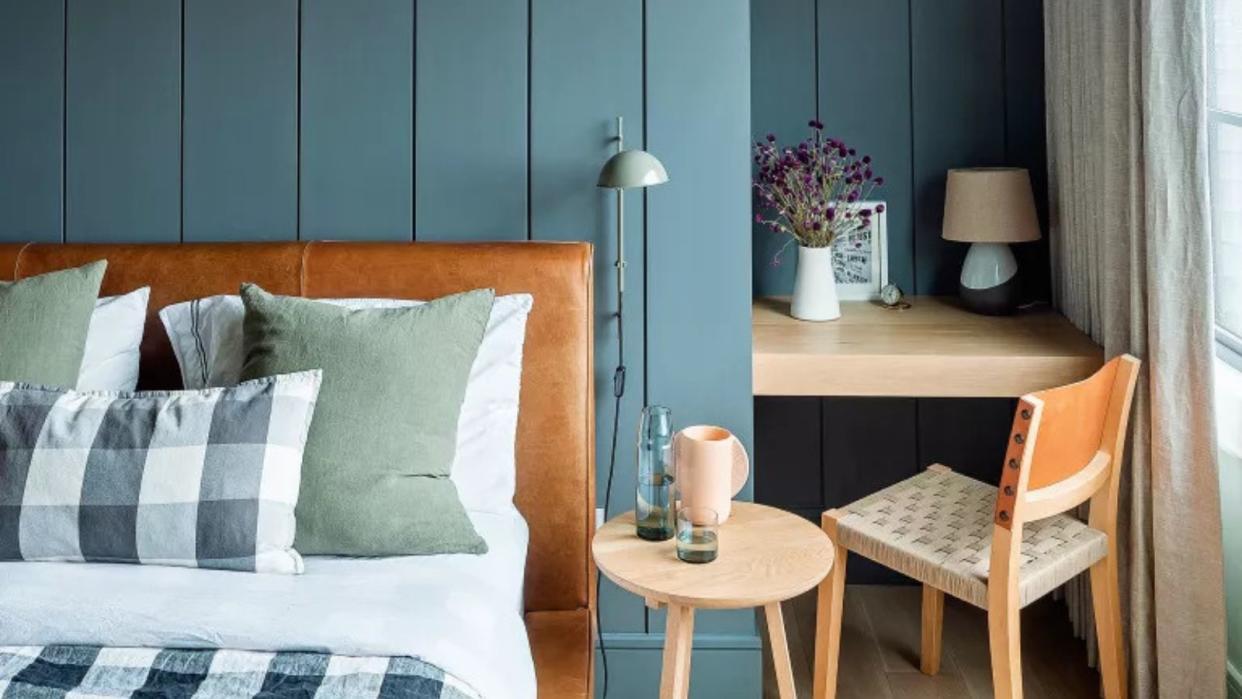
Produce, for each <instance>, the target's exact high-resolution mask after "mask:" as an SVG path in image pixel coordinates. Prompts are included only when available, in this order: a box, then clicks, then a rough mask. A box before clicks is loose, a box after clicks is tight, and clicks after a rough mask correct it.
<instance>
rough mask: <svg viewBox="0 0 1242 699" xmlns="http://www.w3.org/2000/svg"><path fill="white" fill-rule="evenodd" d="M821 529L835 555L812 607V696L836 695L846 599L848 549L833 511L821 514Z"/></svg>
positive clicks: (822, 698)
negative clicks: (843, 543)
mask: <svg viewBox="0 0 1242 699" xmlns="http://www.w3.org/2000/svg"><path fill="white" fill-rule="evenodd" d="M823 527H824V531H825V532H826V533H827V534H828V537H829V538H830V539H832V543H833V548H834V553H835V557H834V559H833V562H832V570H831V571H829V573H828V577H826V578H824V580H823V581H822V582H821V583H820V584H819V593H818V597H817V599H816V609H815V681H814V685H813V687H812V696H814V698H815V699H834V698H835V697H836V696H837V667H838V663H839V662H840V659H841V615H842V605H841V603H842V601H843V600H844V599H845V563H846V558H847V557H848V555H849V551H847V550H846V548H845V547H844V546H842V545H841V544H839V543H838V540H837V520H836V512H835V511H833V510H830V511H828V512H825V513H824V516H823Z"/></svg>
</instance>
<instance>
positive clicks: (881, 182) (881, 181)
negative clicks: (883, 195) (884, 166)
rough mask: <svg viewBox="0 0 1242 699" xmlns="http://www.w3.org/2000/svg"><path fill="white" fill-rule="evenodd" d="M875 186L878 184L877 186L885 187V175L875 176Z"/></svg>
mask: <svg viewBox="0 0 1242 699" xmlns="http://www.w3.org/2000/svg"><path fill="white" fill-rule="evenodd" d="M875 186H877V187H883V186H884V178H883V177H877V178H875Z"/></svg>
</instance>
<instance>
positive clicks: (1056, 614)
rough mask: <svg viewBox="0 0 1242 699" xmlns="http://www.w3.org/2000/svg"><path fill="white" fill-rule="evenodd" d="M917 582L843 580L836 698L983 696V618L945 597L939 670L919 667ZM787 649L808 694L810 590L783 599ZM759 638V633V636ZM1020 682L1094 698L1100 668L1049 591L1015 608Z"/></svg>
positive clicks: (1054, 697)
mask: <svg viewBox="0 0 1242 699" xmlns="http://www.w3.org/2000/svg"><path fill="white" fill-rule="evenodd" d="M919 604H920V588H918V587H916V586H912V585H911V586H885V585H850V586H848V587H847V588H846V591H845V620H844V626H843V627H842V629H841V671H840V672H841V676H840V681H839V683H838V692H837V696H838V697H840V699H903V698H904V697H910V698H911V699H920V698H922V697H946V698H947V697H966V698H968V699H989V698H990V697H991V696H992V674H991V666H990V664H989V661H988V630H987V617H986V615H985V614H984V612H983V611H982V610H980V609H976V608H974V607H972V606H970V605H968V604H966V603H964V602H961V601H959V600H956V599H951V598H950V597H949V596H948V595H946V596H945V609H944V650H943V654H942V656H941V665H940V674H938V675H936V676H935V677H928V676H926V675H924V674H922V673H921V672H919V657H918V656H919ZM783 611H784V616H785V630H786V635H787V636H788V637H789V654H790V656H791V657H792V659H793V671H794V682H795V685H796V688H797V690H798V696H799V697H810V696H811V678H812V671H813V667H814V665H813V662H814V661H813V659H812V654H813V648H814V645H815V591H814V590H812V591H811V592H808V593H807V594H805V595H802V596H801V597H797V598H795V599H792V600H789V601H788V602H785V605H784V609H783ZM764 643H765V644H766V643H767V641H766V637H765V640H764ZM1022 653H1023V658H1022V659H1023V668H1022V669H1023V673H1022V674H1023V682H1024V689H1025V694H1026V696H1027V697H1028V698H1029V699H1045V698H1046V699H1098V697H1099V696H1100V691H1099V675H1098V674H1097V673H1096V671H1095V670H1093V669H1091V668H1089V667H1087V655H1086V646H1085V645H1084V644H1083V642H1082V641H1080V640H1078V639H1076V638H1074V636H1073V633H1072V632H1071V629H1070V623H1069V619H1068V617H1067V616H1066V614H1065V608H1064V606H1063V605H1062V604H1061V603H1060V602H1057V601H1055V600H1053V599H1051V598H1050V597H1046V598H1044V599H1042V600H1040V601H1039V602H1036V603H1035V604H1033V605H1031V606H1030V607H1027V608H1026V609H1024V610H1023V611H1022ZM770 658H771V656H770V655H769V653H768V651H767V650H766V648H765V651H764V669H763V674H764V697H765V699H768V698H769V697H771V698H772V699H775V698H776V696H777V693H776V683H775V681H774V679H773V677H772V668H771V661H770Z"/></svg>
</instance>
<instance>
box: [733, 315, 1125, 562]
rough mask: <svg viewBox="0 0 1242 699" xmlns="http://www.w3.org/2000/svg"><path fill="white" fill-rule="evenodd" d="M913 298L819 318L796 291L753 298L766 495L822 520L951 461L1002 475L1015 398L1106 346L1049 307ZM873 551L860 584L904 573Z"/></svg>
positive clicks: (1077, 369)
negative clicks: (807, 317)
mask: <svg viewBox="0 0 1242 699" xmlns="http://www.w3.org/2000/svg"><path fill="white" fill-rule="evenodd" d="M908 300H909V301H910V304H911V306H910V308H909V309H906V310H889V309H886V308H884V307H882V306H880V305H879V304H876V303H872V302H865V301H847V302H843V303H842V304H841V318H840V319H839V320H836V321H831V322H825V323H809V322H803V321H799V320H796V319H794V318H792V317H790V315H789V301H788V299H786V298H759V299H755V301H754V305H753V308H752V312H753V316H752V324H753V341H754V348H753V353H754V354H753V371H754V379H753V382H754V385H753V388H754V395H755V453H754V464H755V465H754V477H755V501H756V502H761V503H764V504H767V505H773V506H776V507H780V508H782V509H786V510H790V511H792V512H796V513H798V514H800V515H802V516H804V517H807V518H808V519H811V520H812V521H815V522H818V521H819V514H820V512H822V511H823V510H825V509H827V508H830V507H835V506H838V505H842V504H845V503H847V502H851V501H853V500H855V499H857V498H859V497H862V496H864V495H867V494H869V493H872V492H874V491H876V490H879V489H880V488H883V487H885V486H887V485H890V484H892V483H895V482H897V481H899V480H901V479H903V478H906V477H908V476H911V475H913V474H914V473H916V472H917V471H919V470H921V469H923V468H925V467H926V466H927V465H928V464H931V463H935V462H940V463H944V464H947V465H949V466H951V467H953V468H954V469H955V470H957V471H960V472H962V473H966V474H968V475H970V476H972V477H975V478H978V479H980V480H983V481H986V482H989V483H995V482H997V480H998V478H999V475H1000V467H1001V462H1002V457H1003V455H1004V452H1005V444H1006V442H1005V440H1006V436H1007V434H1008V430H1009V427H1010V422H1011V421H1012V419H1013V410H1014V406H1015V403H1016V401H1015V399H1016V398H1017V397H1018V396H1020V395H1022V394H1024V393H1027V392H1029V391H1034V390H1038V389H1041V388H1047V387H1049V386H1055V385H1058V384H1064V383H1070V382H1073V381H1077V380H1079V379H1083V378H1086V377H1087V376H1089V375H1090V374H1091V373H1092V372H1093V371H1095V370H1096V369H1097V368H1098V367H1100V366H1101V365H1102V364H1103V359H1104V357H1103V351H1102V350H1101V348H1100V347H1099V346H1098V345H1096V344H1095V343H1094V342H1092V341H1091V338H1089V337H1087V336H1086V335H1085V334H1083V333H1082V332H1081V331H1079V330H1078V329H1077V328H1075V327H1074V326H1073V325H1072V324H1070V322H1069V321H1068V320H1066V319H1065V318H1064V317H1063V316H1061V315H1060V314H1058V313H1056V312H1055V311H1052V310H1050V309H1047V308H1041V309H1036V310H1027V311H1022V312H1020V313H1018V314H1015V315H1012V316H999V317H998V316H982V315H977V314H974V313H970V312H968V311H965V310H962V309H961V308H960V307H958V306H957V305H956V302H955V300H954V299H952V298H947V297H938V296H916V297H913V298H910V299H908ZM899 579H900V578H899V577H897V576H896V575H895V574H893V573H891V572H888V571H885V570H883V569H882V568H880V567H879V566H873V565H871V564H870V562H868V561H864V560H862V559H859V560H858V561H857V565H854V563H853V562H852V563H851V568H850V577H849V582H850V583H868V582H894V581H897V580H899Z"/></svg>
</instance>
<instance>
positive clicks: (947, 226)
mask: <svg viewBox="0 0 1242 699" xmlns="http://www.w3.org/2000/svg"><path fill="white" fill-rule="evenodd" d="M941 234H942V236H943V237H944V239H945V240H953V241H957V242H961V243H970V244H971V245H970V250H969V251H968V252H967V253H966V261H965V262H964V263H963V264H962V277H961V282H960V283H959V285H958V292H959V294H960V295H961V298H962V304H963V305H964V306H965V307H966V308H968V309H970V310H972V311H974V312H976V313H984V314H987V315H1004V314H1007V313H1013V312H1014V310H1016V309H1017V307H1018V293H1019V282H1018V263H1017V261H1016V260H1015V259H1014V257H1013V251H1011V250H1010V249H1009V244H1010V243H1026V242H1030V241H1032V240H1039V236H1040V234H1039V218H1038V217H1037V216H1036V214H1035V197H1034V195H1033V194H1032V193H1031V176H1030V173H1028V172H1027V171H1026V170H1025V169H1024V168H1016V167H984V168H963V169H955V170H949V178H948V183H947V186H946V187H945V194H944V225H943V227H942V228H941Z"/></svg>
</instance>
